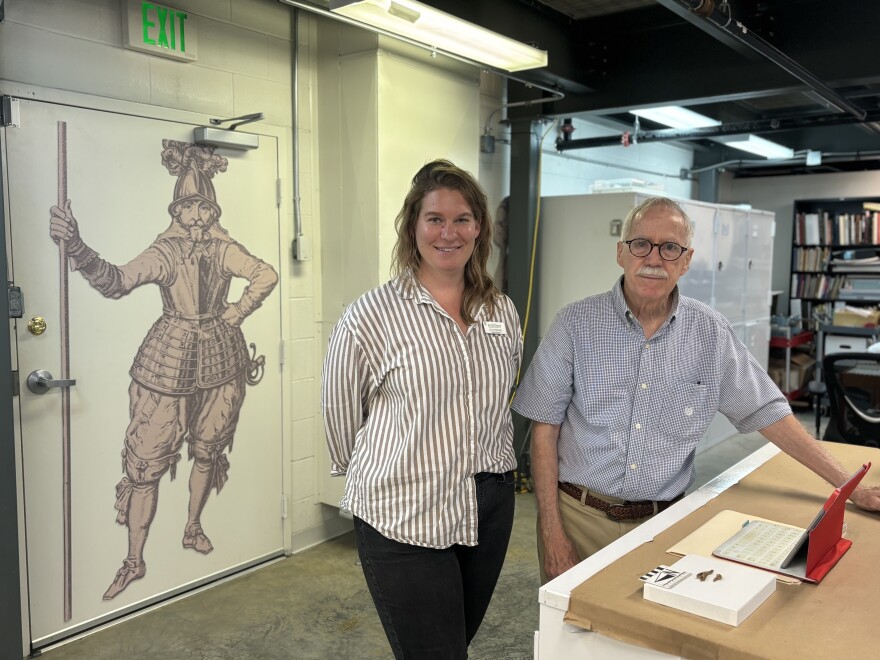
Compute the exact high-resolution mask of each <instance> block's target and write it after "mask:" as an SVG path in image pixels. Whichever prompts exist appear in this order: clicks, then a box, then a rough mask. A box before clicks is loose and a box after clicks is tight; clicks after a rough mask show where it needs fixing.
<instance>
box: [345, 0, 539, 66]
mask: <svg viewBox="0 0 880 660" xmlns="http://www.w3.org/2000/svg"><path fill="white" fill-rule="evenodd" d="M330 11H332V12H334V13H337V14H341V15H343V16H346V17H348V18H351V19H354V20H356V21H359V22H361V23H365V24H366V25H369V26H372V27H374V28H378V29H380V30H383V31H386V32H389V33H393V34H396V35H400V36H401V37H403V38H405V39H409V40H411V41H416V42H418V43H420V44H423V45H425V46H427V47H428V48H431V49H434V50H439V51H445V52H448V53H451V54H454V55H458V56H461V57H464V58H467V59H469V60H473V61H474V62H479V63H482V64H486V65H488V66H492V67H495V68H498V69H502V70H504V71H523V70H526V69H535V68H538V67H544V66H547V51H545V50H540V49H538V48H533V47H532V46H528V45H526V44H524V43H521V42H519V41H516V40H514V39H510V38H509V37H505V36H503V35H500V34H498V33H497V32H492V31H490V30H487V29H485V28H482V27H480V26H478V25H474V24H473V23H468V22H467V21H464V20H462V19H460V18H457V17H455V16H452V15H451V14H447V13H446V12H442V11H440V10H438V9H434V8H433V7H429V6H428V5H425V4H422V3H421V2H416V1H415V0H330Z"/></svg>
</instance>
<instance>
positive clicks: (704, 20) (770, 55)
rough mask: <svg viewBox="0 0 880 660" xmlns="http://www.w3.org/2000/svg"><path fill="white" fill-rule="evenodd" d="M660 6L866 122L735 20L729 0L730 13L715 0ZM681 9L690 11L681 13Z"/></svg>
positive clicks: (667, 0) (678, 0) (674, 0)
mask: <svg viewBox="0 0 880 660" xmlns="http://www.w3.org/2000/svg"><path fill="white" fill-rule="evenodd" d="M657 2H658V3H659V4H661V5H663V6H664V7H666V8H667V9H670V10H672V11H673V12H675V13H676V14H678V15H679V16H682V17H683V18H685V19H686V20H688V21H689V22H691V23H693V24H694V25H696V26H697V27H699V28H701V29H703V30H704V31H705V32H708V33H709V34H711V35H712V36H713V37H715V38H716V39H719V40H720V41H722V42H725V43H728V39H727V37H732V38H733V39H734V40H735V41H737V42H739V43H740V44H742V45H744V46H746V47H747V48H749V49H750V50H752V51H754V52H755V53H757V54H759V55H761V56H762V57H765V58H766V59H768V60H770V61H771V62H772V63H773V64H775V65H776V66H778V67H779V68H781V69H782V70H783V71H785V72H786V73H788V74H790V75H792V76H794V77H795V78H797V79H798V80H800V81H801V82H803V83H805V84H806V85H807V86H808V87H810V88H811V89H812V90H813V92H814V93H815V94H816V95H817V96H818V97H819V98H820V99H822V100H823V101H824V102H825V103H826V104H827V107H828V108H830V109H832V110H835V111H837V112H846V113H849V114H851V115H853V116H854V117H856V118H857V119H859V120H863V119H864V118H865V114H866V112H865V110H863V109H862V108H860V107H858V106H857V105H854V104H852V103H850V102H849V101H847V100H846V99H845V98H844V97H843V96H841V95H840V94H838V93H837V92H835V91H834V90H833V89H831V88H830V87H829V86H828V85H826V84H825V83H824V82H822V81H821V80H819V79H818V78H817V77H816V76H814V75H813V74H812V73H810V72H809V71H807V70H806V69H805V68H804V67H802V66H801V65H800V64H798V63H797V62H795V61H794V60H793V59H791V58H790V57H789V56H788V55H786V54H785V53H783V52H782V51H780V50H779V49H777V48H776V47H775V46H773V45H771V44H769V43H768V42H766V41H764V40H763V39H762V38H761V37H759V36H758V35H757V34H755V33H753V32H752V31H750V30H749V29H748V28H747V27H746V26H745V25H743V24H742V23H740V22H739V21H737V20H736V19H734V18H733V16H732V15H731V14H730V5H729V4H727V2H726V0H724V1H723V2H722V3H721V5H722V6H725V7H727V8H728V9H727V12H724V11H721V10H719V9H718V8H717V7H716V6H715V2H714V0H657ZM682 9H686V10H687V11H682ZM707 28H708V29H707Z"/></svg>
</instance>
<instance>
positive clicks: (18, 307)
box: [6, 282, 24, 319]
mask: <svg viewBox="0 0 880 660" xmlns="http://www.w3.org/2000/svg"><path fill="white" fill-rule="evenodd" d="M6 298H7V300H8V302H9V318H11V319H20V318H21V317H22V316H24V296H23V295H22V293H21V287H19V286H15V285H13V284H12V282H10V283H9V285H8V288H7V290H6Z"/></svg>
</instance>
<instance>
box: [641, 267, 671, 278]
mask: <svg viewBox="0 0 880 660" xmlns="http://www.w3.org/2000/svg"><path fill="white" fill-rule="evenodd" d="M636 275H643V276H645V277H659V278H662V279H664V280H668V279H669V273H667V272H666V271H665V270H663V269H662V268H657V267H655V266H642V267H641V268H639V270H638V272H637V273H636Z"/></svg>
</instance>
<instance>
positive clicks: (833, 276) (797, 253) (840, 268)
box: [789, 197, 880, 332]
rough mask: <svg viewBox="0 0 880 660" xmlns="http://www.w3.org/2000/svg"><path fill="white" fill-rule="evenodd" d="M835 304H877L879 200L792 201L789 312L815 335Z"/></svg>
mask: <svg viewBox="0 0 880 660" xmlns="http://www.w3.org/2000/svg"><path fill="white" fill-rule="evenodd" d="M835 303H845V304H847V305H852V306H866V305H877V304H880V197H858V198H839V199H809V200H797V201H795V203H794V228H793V231H792V248H791V289H790V292H789V310H796V309H797V308H798V306H799V307H800V310H801V317H802V318H803V319H804V324H803V329H804V330H806V331H813V332H815V331H817V330H818V322H817V320H816V318H817V316H820V317H824V318H826V319H828V322H829V323H830V319H831V318H832V316H833V308H834V304H835Z"/></svg>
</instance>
